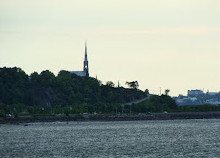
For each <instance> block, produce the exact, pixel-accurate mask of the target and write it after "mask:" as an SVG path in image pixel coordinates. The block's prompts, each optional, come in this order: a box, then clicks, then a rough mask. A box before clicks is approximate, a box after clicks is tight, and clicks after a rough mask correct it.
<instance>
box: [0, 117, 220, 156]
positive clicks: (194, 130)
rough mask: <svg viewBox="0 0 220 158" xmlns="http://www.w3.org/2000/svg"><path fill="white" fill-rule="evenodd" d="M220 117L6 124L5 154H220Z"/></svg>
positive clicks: (0, 137)
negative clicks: (208, 118)
mask: <svg viewBox="0 0 220 158" xmlns="http://www.w3.org/2000/svg"><path fill="white" fill-rule="evenodd" d="M219 136H220V119H210V120H174V121H172V120H168V121H167V120H166V121H124V122H123V121H119V122H79V123H77V122H69V123H66V122H55V123H34V124H28V126H26V125H24V124H21V125H0V157H16V158H17V157H22V158H24V157H47V158H48V157H120V158H121V157H149V158H153V157H163V158H164V157H165V158H166V157H167V158H172V157H174V158H175V157H178V158H181V157H183V158H186V157H193V158H194V157H198V158H202V157H204V158H207V157H211V158H214V157H218V158H219V157H220V137H219Z"/></svg>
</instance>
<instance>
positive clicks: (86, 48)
mask: <svg viewBox="0 0 220 158" xmlns="http://www.w3.org/2000/svg"><path fill="white" fill-rule="evenodd" d="M85 60H87V44H86V41H85Z"/></svg>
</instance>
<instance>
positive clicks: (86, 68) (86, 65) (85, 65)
mask: <svg viewBox="0 0 220 158" xmlns="http://www.w3.org/2000/svg"><path fill="white" fill-rule="evenodd" d="M70 73H71V74H76V75H77V76H81V77H85V76H89V62H88V57H87V45H86V43H85V58H84V62H83V71H70Z"/></svg>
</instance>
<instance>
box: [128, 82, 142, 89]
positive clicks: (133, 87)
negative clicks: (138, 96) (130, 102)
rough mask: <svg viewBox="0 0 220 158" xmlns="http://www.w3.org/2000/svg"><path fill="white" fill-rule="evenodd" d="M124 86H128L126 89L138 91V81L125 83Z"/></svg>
mask: <svg viewBox="0 0 220 158" xmlns="http://www.w3.org/2000/svg"><path fill="white" fill-rule="evenodd" d="M125 84H127V85H128V87H130V88H132V89H138V87H139V84H138V81H132V82H128V81H127V82H125Z"/></svg>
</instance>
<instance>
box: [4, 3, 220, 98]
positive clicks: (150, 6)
mask: <svg viewBox="0 0 220 158" xmlns="http://www.w3.org/2000/svg"><path fill="white" fill-rule="evenodd" d="M85 40H86V41H87V47H88V59H89V69H90V75H91V76H93V77H95V76H96V75H97V77H98V79H99V80H102V81H103V82H104V83H105V82H106V81H113V82H114V83H115V84H117V82H118V80H119V82H120V83H121V84H122V85H123V86H125V84H124V83H125V82H126V81H134V80H137V81H138V82H139V85H140V89H142V90H145V89H149V91H150V92H151V93H155V94H159V92H160V87H161V89H162V92H163V91H164V90H165V89H170V94H171V95H172V96H174V95H178V94H186V93H187V90H188V89H204V90H205V91H206V90H207V89H209V91H220V69H219V68H220V1H219V0H37V1H30V0H0V67H4V66H6V67H14V66H17V67H21V68H22V69H23V70H24V71H25V72H26V73H27V74H30V73H32V72H34V71H36V72H38V73H40V72H41V71H43V70H46V69H48V70H50V71H52V72H53V73H54V74H55V75H57V73H58V72H59V71H60V70H71V71H77V70H82V67H83V58H84V44H85Z"/></svg>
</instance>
